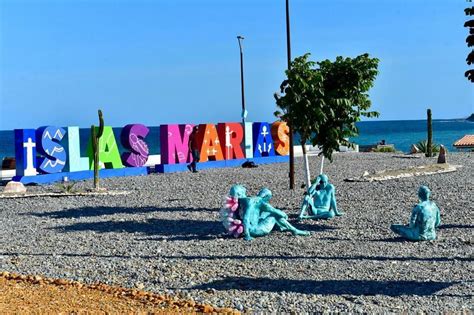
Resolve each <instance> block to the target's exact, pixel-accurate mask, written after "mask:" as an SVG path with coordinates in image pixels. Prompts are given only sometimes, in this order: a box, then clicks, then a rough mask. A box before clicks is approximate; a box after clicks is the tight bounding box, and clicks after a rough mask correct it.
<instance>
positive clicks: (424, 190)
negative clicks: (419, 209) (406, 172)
mask: <svg viewBox="0 0 474 315" xmlns="http://www.w3.org/2000/svg"><path fill="white" fill-rule="evenodd" d="M430 195H431V191H430V189H429V188H428V187H427V186H421V187H420V189H418V198H420V200H421V201H427V200H428V199H430Z"/></svg>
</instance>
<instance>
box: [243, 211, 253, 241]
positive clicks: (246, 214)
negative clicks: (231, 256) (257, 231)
mask: <svg viewBox="0 0 474 315" xmlns="http://www.w3.org/2000/svg"><path fill="white" fill-rule="evenodd" d="M242 224H243V225H244V239H245V240H246V241H251V240H253V237H252V236H251V235H250V215H249V211H248V210H246V211H245V212H244V217H243V219H242Z"/></svg>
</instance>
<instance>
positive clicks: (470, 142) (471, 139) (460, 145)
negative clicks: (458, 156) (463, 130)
mask: <svg viewBox="0 0 474 315" xmlns="http://www.w3.org/2000/svg"><path fill="white" fill-rule="evenodd" d="M453 146H454V147H455V148H456V149H461V150H462V149H468V150H469V149H474V135H465V136H464V137H462V138H461V139H459V140H458V141H456V142H454V144H453Z"/></svg>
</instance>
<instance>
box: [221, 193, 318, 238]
mask: <svg viewBox="0 0 474 315" xmlns="http://www.w3.org/2000/svg"><path fill="white" fill-rule="evenodd" d="M271 198H272V192H271V191H270V189H268V188H263V189H262V190H260V192H259V193H258V195H257V196H255V197H247V190H246V188H245V187H244V186H242V185H234V186H232V187H231V189H230V192H229V196H227V197H226V202H225V205H224V208H223V209H222V210H221V219H222V222H223V224H224V227H225V228H226V230H227V232H228V233H229V234H231V235H233V236H234V237H239V236H241V235H242V234H243V236H244V238H245V240H247V241H250V240H252V239H253V238H254V237H259V236H265V235H268V234H269V233H270V232H271V231H272V230H273V229H274V227H275V226H277V227H278V229H279V230H280V231H289V232H291V233H293V235H309V234H310V233H309V232H308V231H302V230H299V229H297V228H295V227H294V226H293V225H291V224H290V222H288V215H287V214H286V213H285V212H283V211H281V210H278V209H276V208H274V207H273V206H271V205H270V204H269V201H270V199H271Z"/></svg>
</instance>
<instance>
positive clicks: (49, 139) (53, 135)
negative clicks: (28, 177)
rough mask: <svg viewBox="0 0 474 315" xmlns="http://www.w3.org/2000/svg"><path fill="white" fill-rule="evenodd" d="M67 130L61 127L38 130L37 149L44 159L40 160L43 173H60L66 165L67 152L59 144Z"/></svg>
mask: <svg viewBox="0 0 474 315" xmlns="http://www.w3.org/2000/svg"><path fill="white" fill-rule="evenodd" d="M65 134H66V130H64V129H63V128H61V127H53V126H49V127H41V128H38V129H36V139H38V145H37V147H36V149H37V151H38V153H39V154H41V155H42V156H43V157H41V158H38V164H39V170H40V171H41V172H42V173H46V174H53V173H60V172H61V171H62V170H63V168H64V166H65V165H66V151H65V150H64V147H63V146H62V145H60V144H59V142H60V141H61V140H62V138H63V137H64V135H65Z"/></svg>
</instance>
